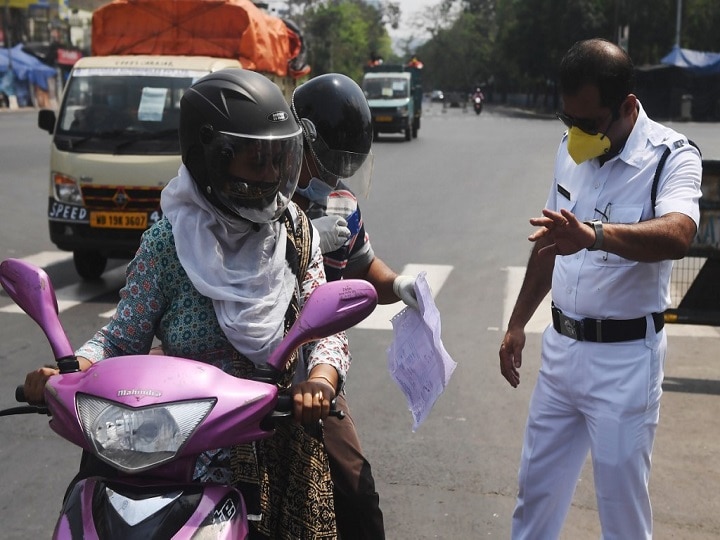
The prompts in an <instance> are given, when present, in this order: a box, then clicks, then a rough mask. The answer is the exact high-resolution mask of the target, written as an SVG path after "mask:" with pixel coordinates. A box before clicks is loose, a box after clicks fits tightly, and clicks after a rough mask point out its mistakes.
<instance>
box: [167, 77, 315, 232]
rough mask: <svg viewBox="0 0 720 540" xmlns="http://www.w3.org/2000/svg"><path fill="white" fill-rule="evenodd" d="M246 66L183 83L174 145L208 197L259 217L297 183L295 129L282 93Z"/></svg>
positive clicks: (281, 204) (284, 202)
mask: <svg viewBox="0 0 720 540" xmlns="http://www.w3.org/2000/svg"><path fill="white" fill-rule="evenodd" d="M249 73H252V72H246V71H244V70H222V71H218V72H216V73H213V74H211V75H207V76H205V77H204V78H203V79H201V80H200V81H198V82H196V83H195V84H194V85H193V86H192V87H191V88H190V89H188V91H187V92H186V93H185V94H184V95H183V97H182V100H181V103H180V149H181V151H182V160H183V163H184V164H185V166H186V167H187V168H188V170H189V171H190V174H191V175H192V177H193V179H194V181H195V183H196V184H197V186H198V188H199V189H200V192H201V193H202V194H203V195H204V196H205V197H206V198H207V199H208V201H210V202H211V203H212V204H213V205H214V206H216V207H217V208H219V209H220V210H222V211H223V212H226V213H228V214H230V215H235V216H239V217H241V218H244V219H247V220H249V221H253V222H255V223H267V222H270V221H274V220H276V219H278V218H279V217H280V215H282V213H283V211H284V210H285V209H286V208H287V206H288V204H289V202H290V198H291V197H292V193H293V191H294V190H295V186H296V185H297V177H298V172H299V168H300V164H301V156H302V132H301V130H300V129H299V127H298V125H297V123H296V122H294V121H293V120H294V119H293V118H292V117H291V114H290V111H289V110H288V106H287V103H286V102H285V99H284V98H283V95H282V93H280V92H278V91H277V88H274V85H271V84H268V83H267V82H266V81H268V79H266V78H265V77H262V76H261V75H259V76H258V77H255V76H249ZM239 74H242V77H241V78H240V77H238V75H239ZM260 104H262V106H260Z"/></svg>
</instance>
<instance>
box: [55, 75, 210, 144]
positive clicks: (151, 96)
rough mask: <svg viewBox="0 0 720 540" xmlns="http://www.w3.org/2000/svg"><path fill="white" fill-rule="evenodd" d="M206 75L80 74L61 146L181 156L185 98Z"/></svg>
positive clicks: (71, 91) (69, 95)
mask: <svg viewBox="0 0 720 540" xmlns="http://www.w3.org/2000/svg"><path fill="white" fill-rule="evenodd" d="M204 74H205V73H195V72H188V71H180V72H172V73H169V74H164V73H162V72H160V71H159V70H158V71H156V72H155V73H154V74H153V75H150V76H148V75H147V71H145V72H143V73H141V72H132V71H127V70H126V71H123V70H110V69H102V70H101V69H83V70H78V71H77V72H76V73H74V74H73V76H72V77H71V78H70V80H69V82H68V87H67V89H66V91H65V97H64V101H63V106H62V107H61V111H60V116H59V118H58V126H57V130H56V132H55V139H56V141H55V142H56V144H57V145H58V147H60V148H62V149H63V150H67V151H73V150H74V151H78V152H90V153H94V152H96V153H108V152H110V153H118V152H121V153H132V154H179V153H180V144H179V141H178V134H177V130H178V125H179V120H180V98H181V97H182V95H183V93H184V92H185V90H186V89H187V88H188V87H189V86H190V85H191V84H192V82H193V81H194V80H195V79H197V78H198V77H199V76H202V75H204ZM136 141H137V142H139V141H142V144H135V142H136Z"/></svg>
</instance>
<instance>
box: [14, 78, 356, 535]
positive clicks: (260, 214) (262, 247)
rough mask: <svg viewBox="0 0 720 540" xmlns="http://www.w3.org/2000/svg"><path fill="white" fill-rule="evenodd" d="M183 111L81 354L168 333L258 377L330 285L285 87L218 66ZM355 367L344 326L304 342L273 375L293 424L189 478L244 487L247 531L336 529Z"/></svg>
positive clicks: (210, 457)
mask: <svg viewBox="0 0 720 540" xmlns="http://www.w3.org/2000/svg"><path fill="white" fill-rule="evenodd" d="M180 109H181V114H180V144H181V148H182V161H183V165H182V166H181V167H180V170H179V171H178V176H176V177H175V178H173V179H172V180H171V181H170V182H169V183H168V185H167V186H166V187H165V188H164V189H163V192H162V197H161V207H162V210H163V217H162V218H161V219H160V220H159V221H158V222H157V223H155V224H154V225H153V226H152V227H151V228H150V229H148V230H147V231H146V232H145V233H144V234H143V237H142V241H141V244H140V247H139V249H138V251H137V253H136V255H135V257H134V259H133V260H132V261H131V262H130V263H129V265H128V268H127V273H126V284H125V286H124V287H123V289H122V290H121V293H120V300H119V303H118V306H117V309H116V312H115V313H116V314H115V316H114V317H113V318H112V319H111V320H110V321H109V322H108V323H107V324H106V325H105V326H104V327H103V328H101V329H100V330H98V331H97V332H96V333H95V335H94V336H93V337H92V338H91V339H90V340H89V341H87V342H86V343H85V344H84V345H83V346H82V347H81V348H80V349H78V351H76V355H77V357H78V362H79V363H80V366H81V369H83V370H86V369H88V368H90V366H92V364H93V363H94V362H98V361H103V360H104V359H106V358H109V357H122V356H125V355H145V354H148V352H149V351H150V348H151V346H152V344H153V342H154V341H155V339H159V340H160V341H161V342H162V352H163V353H164V354H167V355H169V356H176V357H182V358H192V359H193V360H195V361H197V362H205V363H208V364H212V365H214V366H216V367H218V368H221V369H223V370H224V371H226V372H228V373H231V374H232V375H235V376H238V377H245V378H251V377H252V376H253V374H254V373H255V372H256V369H257V368H258V366H264V365H265V364H266V362H267V359H268V357H269V355H270V353H271V352H272V351H273V350H275V348H276V347H277V345H278V344H279V342H280V341H281V340H282V338H283V336H284V334H285V331H286V329H288V328H290V327H291V326H292V324H293V323H294V321H295V320H296V318H297V314H298V312H299V310H300V309H301V308H302V306H303V305H304V302H305V301H306V300H307V298H308V297H309V296H310V294H311V292H312V291H313V290H315V289H316V288H317V286H318V285H319V284H322V283H323V282H324V281H325V276H324V272H323V259H322V254H321V251H320V246H319V240H318V238H317V235H313V228H312V226H311V225H310V222H309V220H308V218H307V217H306V216H305V214H304V213H303V212H302V211H301V210H300V209H299V208H298V207H297V205H296V204H294V203H292V202H291V200H290V197H291V196H292V193H293V190H294V189H295V185H296V183H297V178H298V173H299V170H300V164H301V160H302V144H303V142H302V141H303V135H302V131H301V130H300V126H299V124H298V122H297V121H296V120H295V118H294V117H293V115H292V112H291V111H290V106H289V105H288V103H287V102H286V101H285V99H284V97H283V95H282V92H281V91H280V89H279V88H278V87H277V86H276V85H275V84H274V83H272V82H271V81H270V80H269V79H267V78H265V77H263V76H262V75H259V74H257V73H254V72H252V71H247V70H242V69H229V70H221V71H218V72H216V73H212V74H209V75H206V76H205V77H203V78H201V79H199V80H198V81H196V82H195V83H194V84H193V85H192V86H191V87H190V89H189V90H188V91H187V92H186V93H185V95H184V96H183V98H182V100H181V103H180ZM301 358H302V361H301ZM129 361H131V360H129ZM349 364H350V358H349V355H348V352H347V337H346V336H345V333H344V332H341V333H339V334H335V335H333V336H329V337H326V338H322V339H320V340H317V341H314V342H311V343H309V344H306V345H304V346H303V347H302V355H300V354H293V356H292V357H291V358H290V359H289V360H288V362H287V363H286V365H285V367H284V369H283V371H282V372H281V373H280V374H279V381H278V383H277V384H278V386H279V387H280V388H281V389H282V390H283V391H285V390H287V392H288V393H289V394H290V395H291V396H292V403H293V417H294V419H295V420H296V422H282V423H279V424H278V425H277V426H276V432H275V434H274V435H273V437H270V438H267V439H263V440H262V441H257V442H256V443H255V444H254V445H252V447H251V446H250V445H241V446H236V447H232V448H222V449H218V450H215V451H212V452H204V453H203V455H202V456H201V457H200V458H199V459H198V460H197V462H196V464H195V471H194V476H193V479H194V480H198V481H201V482H205V481H210V482H220V483H233V484H234V485H236V486H237V487H238V488H239V489H241V490H242V492H243V494H244V495H246V499H245V503H246V507H247V511H248V514H249V515H253V516H256V517H257V521H252V523H253V526H252V528H253V531H252V534H251V538H301V539H303V540H310V539H315V538H335V537H337V527H336V522H335V516H334V512H333V483H332V480H331V478H330V473H329V462H328V456H327V453H326V451H325V449H324V447H323V445H322V442H321V440H319V438H318V432H319V420H321V419H325V418H327V416H328V414H329V410H330V405H329V404H330V401H331V400H332V398H334V396H335V394H336V393H337V390H338V389H339V388H342V384H343V380H344V378H345V374H346V373H347V370H348V368H349ZM55 374H57V370H52V369H49V368H42V369H40V370H36V371H34V372H32V373H30V374H28V376H27V377H26V382H25V392H26V396H27V397H28V399H29V400H32V401H33V402H41V401H42V399H43V389H44V386H45V382H46V381H47V378H49V377H51V376H54V375H55ZM88 456H89V457H88ZM98 462H99V460H98V459H97V458H93V457H92V455H91V454H89V453H87V452H86V453H85V454H84V458H83V462H82V465H81V471H80V474H79V475H78V476H77V477H76V480H77V479H80V478H85V477H87V476H92V475H94V474H97V472H98V467H100V469H99V470H100V471H102V470H103V469H102V466H103V463H98ZM100 475H103V473H102V472H100ZM289 486H290V487H291V488H292V489H291V488H290V487H289Z"/></svg>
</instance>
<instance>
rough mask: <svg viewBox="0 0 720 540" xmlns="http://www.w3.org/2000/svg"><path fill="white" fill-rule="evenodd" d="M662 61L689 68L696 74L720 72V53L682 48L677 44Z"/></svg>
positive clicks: (666, 63)
mask: <svg viewBox="0 0 720 540" xmlns="http://www.w3.org/2000/svg"><path fill="white" fill-rule="evenodd" d="M660 63H661V64H665V65H668V66H675V67H679V68H684V69H687V70H688V71H690V72H691V73H693V74H695V75H712V74H716V73H720V53H716V52H701V51H693V50H691V49H682V48H680V47H678V46H677V45H676V46H675V47H673V49H672V51H670V53H668V54H667V55H666V56H665V57H663V58H662V59H661V60H660Z"/></svg>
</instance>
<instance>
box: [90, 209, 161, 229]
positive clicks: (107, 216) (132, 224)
mask: <svg viewBox="0 0 720 540" xmlns="http://www.w3.org/2000/svg"><path fill="white" fill-rule="evenodd" d="M90 226H91V227H97V228H100V229H146V228H147V214H146V213H145V212H90Z"/></svg>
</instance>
